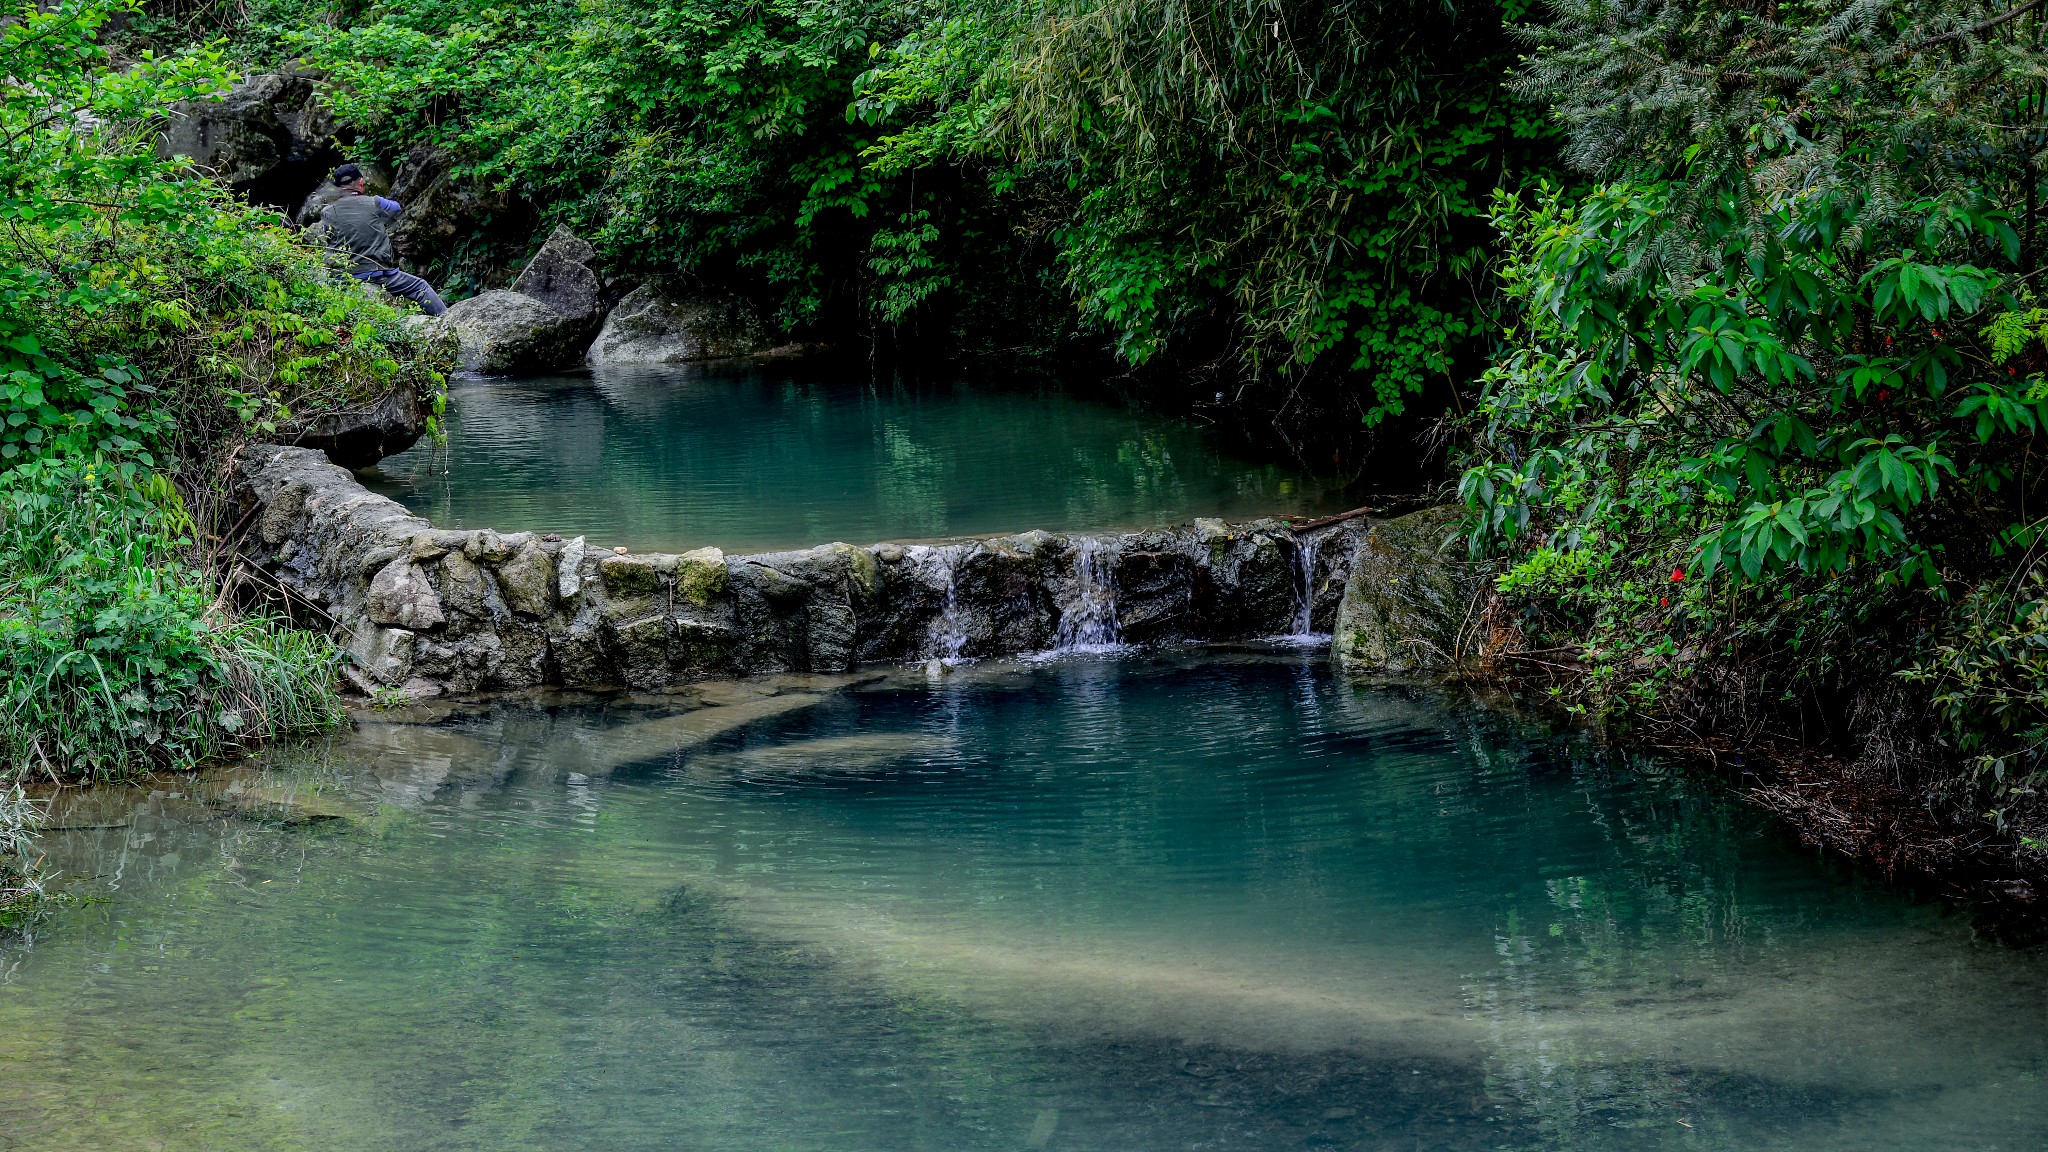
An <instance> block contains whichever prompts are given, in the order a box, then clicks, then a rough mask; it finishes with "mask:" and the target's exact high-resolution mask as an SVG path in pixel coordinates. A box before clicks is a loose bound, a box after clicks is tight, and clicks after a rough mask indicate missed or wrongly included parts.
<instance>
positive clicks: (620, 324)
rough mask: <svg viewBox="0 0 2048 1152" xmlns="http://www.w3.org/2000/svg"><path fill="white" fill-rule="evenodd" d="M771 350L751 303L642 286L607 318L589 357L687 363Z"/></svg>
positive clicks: (601, 361) (596, 361) (603, 361)
mask: <svg viewBox="0 0 2048 1152" xmlns="http://www.w3.org/2000/svg"><path fill="white" fill-rule="evenodd" d="M766 347H767V343H766V339H765V330H764V328H763V326H762V324H761V321H760V317H759V316H757V315H756V314H755V312H754V309H753V306H752V305H750V304H748V303H747V302H746V301H745V300H743V299H741V298H739V297H737V296H721V295H704V294H697V295H683V294H670V293H668V292H665V291H663V290H662V289H660V288H658V287H655V286H653V285H642V286H640V287H638V288H635V289H633V290H632V291H631V292H629V293H627V294H626V296H625V298H624V299H622V300H620V301H619V303H618V305H617V306H616V307H614V308H613V309H612V310H611V314H610V315H608V316H606V317H605V319H604V327H603V328H602V329H601V330H600V331H599V332H598V334H597V339H596V340H594V341H592V342H591V345H590V350H589V352H588V354H587V357H586V358H587V359H588V361H589V363H590V364H591V365H592V366H597V365H631V364H684V363H689V362H691V361H697V360H722V359H729V358H732V357H736V356H752V355H755V354H757V353H759V352H761V351H763V350H764V349H765V348H766Z"/></svg>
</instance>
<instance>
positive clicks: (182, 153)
mask: <svg viewBox="0 0 2048 1152" xmlns="http://www.w3.org/2000/svg"><path fill="white" fill-rule="evenodd" d="M318 78H319V74H318V73H315V72H307V71H301V70H294V69H287V70H285V71H281V72H260V73H257V74H256V75H253V76H250V77H249V78H248V79H246V80H244V81H242V82H241V83H240V84H237V85H235V86H234V88H232V89H230V90H229V91H228V92H227V93H226V94H225V95H222V96H219V97H216V98H212V99H206V100H185V101H180V102H179V103H177V104H175V105H173V106H172V108H171V114H170V120H169V123H168V124H166V126H165V128H164V131H163V132H162V134H161V135H159V136H158V137H157V142H156V150H157V155H159V156H161V157H163V158H164V159H167V160H168V159H171V158H173V157H184V158H185V159H187V160H190V161H191V162H192V164H193V165H194V166H196V167H198V168H201V169H203V170H205V171H206V172H208V173H210V174H212V175H213V176H215V177H216V178H218V179H220V180H223V181H226V182H227V183H229V184H233V185H235V186H236V187H238V188H240V189H242V190H243V191H244V192H245V193H247V194H249V195H251V196H252V197H253V198H255V199H257V200H258V201H260V202H267V203H274V204H276V205H277V206H278V207H280V208H284V209H286V210H293V209H296V208H298V207H299V204H300V201H301V199H302V198H303V196H304V190H305V189H307V188H309V187H311V186H313V185H314V184H315V183H317V182H318V181H319V180H320V178H321V176H322V175H323V174H324V173H325V171H326V170H327V169H328V168H329V167H330V166H331V165H332V163H333V162H334V161H335V160H336V159H338V158H339V155H340V153H339V151H338V145H337V143H336V141H335V139H334V132H335V121H334V116H333V113H331V112H329V111H328V110H327V107H326V106H325V105H324V104H322V103H321V101H320V99H319V96H318V93H317V92H316V90H315V82H316V80H317V79H318Z"/></svg>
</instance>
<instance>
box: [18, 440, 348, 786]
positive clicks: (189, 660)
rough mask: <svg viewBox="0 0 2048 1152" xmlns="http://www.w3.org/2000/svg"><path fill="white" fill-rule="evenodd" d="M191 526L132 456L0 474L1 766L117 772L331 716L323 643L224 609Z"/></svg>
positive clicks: (55, 462) (191, 760) (53, 772)
mask: <svg viewBox="0 0 2048 1152" xmlns="http://www.w3.org/2000/svg"><path fill="white" fill-rule="evenodd" d="M190 531H191V520H190V518H189V517H188V516H186V515H185V513H184V508H183V505H182V503H181V502H180V501H179V500H178V497H177V494H176V492H175V490H174V489H172V488H171V487H170V486H169V485H168V484H164V483H162V482H161V480H160V478H158V477H150V476H145V475H144V474H142V473H140V472H139V471H138V470H136V469H134V468H133V467H123V466H119V465H111V464H108V463H105V462H90V463H80V462H79V461H78V459H77V458H75V457H73V458H64V459H52V458H46V459H43V460H39V461H36V462H33V463H30V464H26V465H22V466H20V467H17V468H15V469H12V470H11V471H8V472H6V473H0V609H4V610H0V683H4V684H5V685H6V686H7V687H6V689H5V690H4V693H0V757H4V761H0V762H4V763H7V764H10V765H17V766H21V767H23V768H25V769H26V770H27V772H29V773H46V774H47V775H49V776H51V777H58V778H62V777H75V776H86V777H90V778H93V779H116V778H119V777H123V776H128V775H132V774H134V773H136V772H141V771H149V770H153V769H183V768H189V767H191V766H193V765H194V764H197V763H199V762H200V761H202V760H206V759H208V758H211V757H214V756H217V755H219V754H220V753H222V752H224V751H227V750H228V749H231V748H234V747H238V746H240V745H242V744H244V743H246V742H248V741H251V740H259V739H263V738H266V737H270V736H275V735H280V734H284V733H290V732H298V731H305V730H307V729H310V728H316V727H320V726H323V725H326V724H330V723H333V722H334V721H335V720H336V719H338V717H339V711H338V701H337V698H336V696H335V694H334V689H333V686H332V683H331V681H330V680H329V679H328V676H327V675H326V673H325V672H324V670H323V667H324V666H325V665H327V664H328V663H329V662H330V661H331V660H332V656H333V653H332V650H331V647H330V646H329V644H328V643H327V641H325V640H324V639H322V638H320V637H318V636H315V635H312V634H309V633H304V632H296V631H293V630H290V629H286V628H280V627H277V626H275V625H274V624H272V623H271V622H270V621H268V620H266V619H264V618H262V617H260V616H248V615H238V614H236V613H233V612H232V611H230V610H229V608H228V606H227V605H225V604H223V603H221V602H220V601H219V598H218V596H217V594H216V593H215V591H214V590H213V588H212V581H211V580H209V579H208V578H207V577H206V576H205V575H204V574H203V573H202V570H200V569H198V568H195V567H194V566H192V565H191V564H189V563H186V562H185V557H186V556H187V555H188V554H189V550H190V549H191V547H192V544H193V541H192V539H191V537H190V536H189V535H188V533H189V532H190Z"/></svg>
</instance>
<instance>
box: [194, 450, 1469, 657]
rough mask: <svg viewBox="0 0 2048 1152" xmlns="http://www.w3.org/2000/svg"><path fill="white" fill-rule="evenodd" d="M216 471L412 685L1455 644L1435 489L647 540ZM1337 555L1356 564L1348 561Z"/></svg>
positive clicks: (268, 467)
mask: <svg viewBox="0 0 2048 1152" xmlns="http://www.w3.org/2000/svg"><path fill="white" fill-rule="evenodd" d="M235 480H236V487H237V492H238V497H239V499H240V500H241V503H242V512H243V516H242V523H243V525H244V526H245V527H244V528H243V529H242V535H241V536H240V538H239V540H238V547H239V549H240V554H241V558H242V560H243V562H244V563H246V564H248V565H250V566H252V567H254V568H258V569H261V570H262V571H264V572H266V573H268V574H269V575H270V577H271V578H272V580H273V581H274V583H275V585H276V586H277V587H278V588H279V589H281V590H282V591H283V592H284V593H285V594H286V595H288V596H289V597H290V598H291V599H293V600H295V601H297V602H299V603H301V604H303V605H310V606H311V607H312V608H314V609H317V610H318V612H319V613H321V614H324V615H325V616H326V617H327V619H328V620H329V621H331V624H332V628H333V630H334V632H335V634H336V635H337V636H338V637H339V638H340V639H341V640H342V642H343V643H344V645H345V646H346V647H347V649H348V652H349V653H350V655H351V657H352V658H353V659H352V665H351V666H350V667H349V668H347V669H346V674H347V676H348V677H349V678H350V679H351V680H352V681H354V682H355V683H356V684H357V686H358V687H360V688H362V689H363V690H365V691H372V692H374V691H378V690H384V689H397V690H400V691H403V692H405V693H407V694H409V695H415V696H427V695H436V694H440V693H472V692H479V691H491V690H499V689H521V688H535V687H542V686H561V687H582V686H599V685H618V686H627V687H633V688H660V687H663V686H666V685H671V684H675V683H679V682H683V681H687V680H693V679H697V678H700V677H704V676H709V675H733V674H747V673H758V672H843V671H847V670H850V669H852V668H853V667H855V666H856V665H859V664H861V663H864V662H869V661H895V662H904V661H914V660H930V659H935V658H938V659H946V658H974V657H989V656H1017V655H1024V654H1029V653H1036V652H1046V651H1053V650H1060V649H1087V648H1090V647H1097V646H1106V645H1110V644H1116V643H1155V642H1172V641H1214V640H1236V639H1247V638H1253V637H1265V636H1276V635H1306V634H1311V633H1327V632H1330V631H1332V629H1333V628H1334V629H1335V630H1336V631H1337V633H1338V635H1337V639H1336V642H1335V645H1334V647H1335V649H1336V651H1337V654H1338V657H1339V660H1340V663H1346V664H1349V665H1351V666H1356V667H1363V668H1367V669H1369V670H1380V671H1393V672H1403V671H1411V670H1418V669H1424V668H1429V667H1432V666H1438V665H1440V664H1442V663H1443V661H1442V660H1441V659H1440V658H1439V657H1440V655H1442V654H1446V653H1449V652H1451V651H1453V650H1454V649H1456V647H1457V645H1458V644H1459V640H1458V636H1459V634H1460V632H1461V630H1462V624H1461V623H1459V622H1457V621H1450V620H1447V619H1444V618H1442V617H1443V616H1444V614H1445V613H1446V612H1456V611H1458V610H1459V609H1460V608H1462V607H1463V605H1462V604H1461V598H1462V597H1463V596H1464V595H1465V591H1466V588H1467V584H1468V583H1469V581H1465V580H1463V578H1462V577H1460V576H1458V575H1457V574H1456V572H1457V571H1461V570H1460V569H1457V566H1455V565H1451V566H1447V565H1445V564H1443V563H1439V562H1437V561H1436V560H1434V559H1432V557H1434V556H1436V555H1437V553H1438V552H1439V551H1440V549H1437V548H1436V547H1435V545H1434V544H1433V543H1431V541H1433V540H1436V539H1438V538H1439V537H1440V536H1441V532H1440V528H1441V526H1442V525H1443V524H1448V523H1449V521H1448V520H1447V519H1446V518H1445V516H1444V514H1443V513H1444V510H1431V511H1427V512H1422V513H1416V514H1413V515H1411V516H1407V517H1403V518H1402V519H1399V520H1391V521H1372V522H1368V521H1365V520H1362V519H1354V520H1346V521H1340V522H1338V523H1335V524H1331V525H1327V526H1324V527H1322V528H1318V529H1314V530H1311V531H1304V532H1301V533H1298V534H1297V533H1296V532H1294V531H1293V530H1291V529H1289V528H1288V527H1287V526H1286V525H1285V524H1283V523H1280V522H1279V521H1273V520H1261V521H1254V522H1251V523H1244V524H1234V525H1231V524H1225V523H1223V522H1221V521H1216V520H1198V521H1196V522H1195V523H1194V524H1193V525H1189V526H1185V527H1179V528H1171V529H1159V530H1152V531H1141V532H1127V533H1119V534H1101V535H1065V534H1058V533H1050V532H1025V533H1021V534H1018V535H1014V536H999V537H992V538H988V539H978V540H971V541H965V542H958V543H944V544H876V545H871V546H868V547H854V546H852V545H848V544H838V543H834V544H826V545H822V546H820V547H816V548H808V549H804V550H801V551H793V552H774V553H766V554H762V555H754V556H728V555H726V554H724V553H723V552H721V551H719V550H718V549H716V548H700V549H698V550H696V551H694V552H686V553H683V554H681V555H671V554H666V553H654V552H646V553H637V552H622V551H616V550H613V549H610V548H604V547H599V546H597V545H595V544H593V543H590V542H588V541H586V540H585V539H584V538H582V537H577V538H574V539H568V540H565V539H562V538H560V537H558V536H553V535H541V534H535V533H532V532H514V533H501V532H497V531H493V530H491V529H473V530H463V531H456V530H449V529H440V528H436V527H434V526H433V525H432V524H430V523H428V522H427V521H426V520H423V519H421V518H420V517H417V516H414V515H412V514H411V513H410V512H408V511H406V510H405V508H404V507H402V506H401V505H399V504H398V503H396V502H394V501H392V500H390V499H387V498H385V497H383V496H378V495H376V494H374V493H372V492H370V491H368V490H367V489H365V488H364V487H363V486H362V485H361V484H359V483H358V482H357V481H356V479H355V477H354V476H353V475H351V474H350V473H349V472H348V471H347V470H346V469H343V468H340V467H337V466H336V465H334V464H332V463H330V462H329V461H328V459H327V457H326V456H325V455H323V454H322V453H320V452H318V451H314V450H311V449H307V448H287V447H280V446H276V445H249V446H247V447H245V448H244V449H243V450H242V451H241V453H240V454H239V455H238V457H237V458H236V461H235ZM1409 553H1416V555H1409ZM1355 558H1360V559H1362V560H1363V562H1364V563H1363V566H1362V569H1361V571H1363V572H1367V573H1369V575H1370V586H1369V587H1358V586H1356V585H1358V583H1359V582H1358V581H1356V580H1353V579H1352V576H1353V568H1354V559H1355ZM1447 572H1448V573H1452V574H1450V575H1446V573H1447ZM1347 585H1352V586H1353V587H1350V589H1349V591H1348V593H1347ZM1411 590H1412V591H1411ZM1340 613H1341V614H1342V615H1343V616H1344V617H1345V618H1344V620H1343V621H1340V620H1339V616H1340ZM1460 620H1462V617H1460ZM1390 630H1405V631H1402V632H1400V633H1399V634H1395V632H1393V631H1390Z"/></svg>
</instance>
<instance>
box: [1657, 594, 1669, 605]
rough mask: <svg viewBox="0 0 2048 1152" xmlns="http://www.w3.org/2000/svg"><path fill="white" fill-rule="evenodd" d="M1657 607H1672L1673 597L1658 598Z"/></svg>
mask: <svg viewBox="0 0 2048 1152" xmlns="http://www.w3.org/2000/svg"><path fill="white" fill-rule="evenodd" d="M1657 607H1659V608H1669V607H1671V597H1669V596H1659V597H1657Z"/></svg>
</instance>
